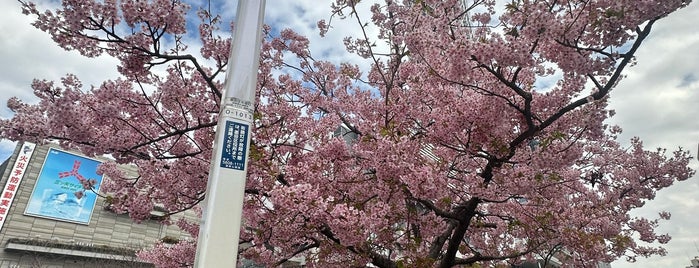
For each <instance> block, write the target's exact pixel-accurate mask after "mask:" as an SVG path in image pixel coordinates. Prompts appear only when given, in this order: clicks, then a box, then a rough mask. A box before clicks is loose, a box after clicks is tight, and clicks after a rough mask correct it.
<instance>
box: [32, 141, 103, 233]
mask: <svg viewBox="0 0 699 268" xmlns="http://www.w3.org/2000/svg"><path fill="white" fill-rule="evenodd" d="M99 164H101V162H100V161H97V160H94V159H91V158H87V157H83V156H79V155H75V154H72V153H68V152H64V151H61V150H58V149H55V148H51V149H49V151H48V154H47V155H46V160H44V165H43V166H42V168H41V173H40V174H39V177H38V178H37V179H36V184H35V185H34V190H33V191H32V195H31V197H30V198H29V203H28V204H27V209H26V210H25V211H24V214H25V215H29V216H35V217H42V218H49V219H54V220H60V221H68V222H74V223H80V224H89V223H90V217H91V216H92V211H93V209H94V207H95V203H96V202H97V194H96V193H94V192H92V191H90V190H85V188H84V187H85V186H89V185H92V187H93V189H94V191H95V192H97V191H99V187H100V185H101V184H102V176H101V175H97V166H98V165H99Z"/></svg>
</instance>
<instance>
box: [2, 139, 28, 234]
mask: <svg viewBox="0 0 699 268" xmlns="http://www.w3.org/2000/svg"><path fill="white" fill-rule="evenodd" d="M35 148H36V144H34V143H31V142H24V143H23V144H22V148H21V149H20V150H19V153H17V159H15V164H14V165H13V166H12V169H10V175H9V176H8V177H7V182H6V183H5V188H3V190H2V193H1V194H0V229H2V226H3V225H5V219H7V215H9V213H10V207H12V201H13V200H15V196H16V195H17V190H18V189H19V185H20V183H22V178H24V174H25V173H27V168H28V167H29V160H31V159H32V155H33V154H34V149H35ZM8 167H9V166H8ZM0 176H2V174H1V173H0ZM15 209H16V208H15Z"/></svg>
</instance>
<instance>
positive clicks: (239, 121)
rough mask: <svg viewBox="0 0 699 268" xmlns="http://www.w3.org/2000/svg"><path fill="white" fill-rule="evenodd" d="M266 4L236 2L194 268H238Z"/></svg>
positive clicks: (254, 0) (253, 0)
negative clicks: (226, 70)
mask: <svg viewBox="0 0 699 268" xmlns="http://www.w3.org/2000/svg"><path fill="white" fill-rule="evenodd" d="M264 10H265V1H264V0H241V1H238V11H237V13H236V24H235V33H234V35H233V44H232V45H231V54H230V57H229V59H228V72H227V73H226V81H225V88H224V90H225V93H224V96H223V98H222V99H221V110H220V114H219V119H218V125H217V126H216V138H215V141H214V153H213V157H212V159H211V169H210V171H209V181H208V184H207V191H206V199H205V201H204V203H205V206H204V211H203V213H202V219H201V225H200V229H199V239H198V241H197V253H196V257H195V258H194V267H197V268H210V267H216V268H218V267H223V268H225V267H235V266H236V263H237V259H238V240H239V238H240V227H241V220H242V214H243V195H244V193H245V180H246V177H247V176H246V175H247V158H248V152H249V150H250V149H249V147H250V138H251V131H252V124H253V113H254V107H255V106H254V103H255V89H256V87H257V72H258V69H259V58H260V44H261V39H262V22H263V18H264V13H265V11H264Z"/></svg>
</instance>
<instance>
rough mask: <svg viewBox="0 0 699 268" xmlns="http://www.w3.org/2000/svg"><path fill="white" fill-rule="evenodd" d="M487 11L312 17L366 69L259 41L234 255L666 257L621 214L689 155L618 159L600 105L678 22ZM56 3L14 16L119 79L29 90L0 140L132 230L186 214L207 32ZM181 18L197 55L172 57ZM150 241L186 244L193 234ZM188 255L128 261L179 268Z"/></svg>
mask: <svg viewBox="0 0 699 268" xmlns="http://www.w3.org/2000/svg"><path fill="white" fill-rule="evenodd" d="M464 2H465V3H466V4H465V6H464V5H462V3H464ZM495 2H496V1H491V0H486V1H472V2H469V1H456V0H449V1H435V0H423V1H405V2H400V1H391V0H387V1H385V2H384V3H381V4H376V5H372V6H371V7H370V13H369V14H364V13H362V12H358V11H357V10H358V9H357V5H365V3H363V2H361V3H360V2H359V1H346V0H336V1H333V3H332V4H331V5H332V9H333V13H332V14H328V15H329V17H330V19H328V20H321V21H319V22H318V24H317V25H318V29H319V32H320V34H321V35H325V34H326V33H327V32H328V31H333V30H334V29H333V28H332V26H331V23H332V19H336V20H337V19H345V20H350V21H354V22H356V23H357V25H356V27H359V28H360V30H362V31H360V32H362V33H364V34H361V35H359V36H348V37H347V38H345V39H344V41H343V43H344V45H345V47H346V48H347V50H348V52H349V53H355V54H357V55H358V56H360V57H361V58H363V59H365V60H366V61H367V63H368V64H367V65H370V66H371V67H370V68H368V69H361V68H360V67H358V66H366V65H362V64H358V63H357V62H353V63H336V62H331V61H325V60H322V59H321V58H318V57H315V56H313V54H312V53H313V51H311V50H310V49H309V39H308V38H306V37H304V36H302V35H299V34H298V33H296V32H294V31H293V29H281V30H279V31H272V30H271V29H272V28H271V27H270V26H266V27H265V28H264V29H262V31H263V33H264V34H265V40H264V42H263V44H262V51H261V64H260V70H259V72H258V87H257V98H258V101H257V102H256V106H255V115H254V118H255V123H254V131H253V132H252V135H253V142H252V145H251V146H250V147H251V148H250V157H249V170H248V179H247V182H246V189H245V191H246V196H245V202H244V215H243V216H244V219H243V222H244V228H243V229H241V230H240V231H241V243H245V244H246V247H241V252H239V253H240V254H241V255H242V256H243V257H245V258H247V259H251V260H254V261H255V262H257V263H259V264H261V265H265V266H275V265H279V264H281V263H283V262H284V261H286V260H289V259H290V258H292V257H304V258H305V260H306V263H307V266H308V267H358V266H366V265H367V264H369V263H370V264H372V265H373V266H375V267H454V266H468V265H471V264H480V265H481V266H488V267H490V266H497V265H504V264H506V263H516V262H520V261H523V260H532V259H534V258H537V257H538V256H552V255H560V254H562V252H567V254H564V255H565V256H566V257H565V258H563V257H561V258H559V259H560V260H561V261H563V262H565V265H567V266H568V267H573V266H575V267H578V266H581V267H582V266H585V265H590V264H594V263H597V262H598V261H606V262H611V261H613V260H615V259H619V258H624V257H626V258H629V259H635V258H637V257H648V256H652V255H663V254H665V253H666V252H665V250H664V249H663V248H662V247H658V246H654V244H652V243H655V242H658V243H660V244H664V243H667V242H668V241H669V239H670V237H669V236H668V235H666V234H659V233H657V231H656V227H657V226H658V224H659V223H660V222H661V220H668V219H669V218H670V215H669V213H667V212H659V213H660V214H659V215H658V218H657V219H656V218H632V217H631V216H630V214H629V211H631V210H632V209H635V208H639V207H642V206H643V205H644V204H645V202H646V201H648V200H652V199H653V198H655V195H656V193H657V192H658V191H659V190H662V189H664V188H666V187H669V186H670V185H672V184H673V183H675V182H678V181H682V180H686V179H688V178H689V177H691V176H692V175H693V174H694V171H693V170H691V169H689V168H688V166H687V165H688V161H689V160H690V156H689V154H688V152H687V151H685V150H682V149H678V150H677V151H674V152H670V151H666V150H664V149H658V150H646V149H644V147H643V142H642V141H641V140H640V139H638V138H634V139H632V140H631V146H630V147H628V148H625V147H623V146H622V145H621V143H620V141H618V140H617V136H618V135H619V133H621V128H620V127H619V126H610V125H608V124H607V123H606V120H607V119H608V118H610V117H611V116H613V115H614V111H612V110H610V109H609V108H608V107H607V103H608V101H609V98H610V95H609V93H610V92H611V91H612V90H613V89H614V87H615V86H616V85H617V84H618V83H619V82H620V81H622V79H623V71H624V70H625V68H626V67H628V66H629V65H630V64H633V62H634V53H635V52H636V50H637V49H638V48H639V47H640V46H641V45H642V44H643V41H644V39H645V38H647V37H648V36H649V34H650V32H651V29H652V27H653V25H654V23H655V22H657V21H659V20H662V18H664V17H666V16H668V15H670V14H671V13H672V12H674V11H676V10H678V9H680V8H682V7H685V6H686V5H687V4H689V2H690V1H686V0H663V1H659V0H652V1H630V0H624V1H620V0H613V1H612V0H594V1H570V0H561V1H509V2H510V3H508V4H506V5H505V7H504V8H500V7H499V6H498V5H496V3H495ZM62 3H63V5H62V7H60V8H58V9H56V10H49V11H40V10H39V8H38V7H37V6H36V5H35V4H33V3H30V2H27V3H24V2H23V12H24V13H25V14H27V15H31V16H33V17H36V21H35V22H34V26H36V27H37V28H39V29H41V30H43V31H45V32H47V33H49V34H50V35H51V36H52V38H53V40H54V41H55V42H56V44H57V45H59V46H60V47H62V48H64V49H67V50H77V51H78V52H80V53H81V54H82V55H84V56H87V57H94V56H98V55H102V54H107V55H110V56H112V57H115V58H116V59H118V60H119V61H120V64H119V66H117V68H118V70H119V71H120V72H121V74H122V75H123V77H120V78H116V79H112V80H106V81H104V82H103V83H102V84H100V85H94V86H92V87H86V86H84V85H82V83H81V82H80V80H79V78H78V77H76V76H74V75H67V76H66V77H65V78H64V79H62V80H61V81H44V80H35V81H34V83H32V85H31V87H32V89H33V90H34V93H35V95H36V96H37V97H38V98H39V99H40V101H39V103H36V104H27V103H24V102H22V101H21V100H19V99H17V98H12V99H10V101H9V102H8V107H9V108H10V109H11V110H12V111H14V112H15V115H14V117H13V118H11V119H8V120H2V121H0V135H2V136H3V137H8V138H10V139H13V140H28V141H35V142H49V141H53V142H58V143H60V145H61V146H64V147H66V148H68V149H76V150H80V151H81V152H83V153H84V154H86V155H88V156H98V155H108V156H110V157H112V158H113V159H114V161H112V162H107V163H105V164H102V165H101V166H100V167H99V172H100V173H101V174H104V175H105V177H106V178H107V179H106V180H105V182H104V185H103V187H102V189H101V190H103V191H105V192H106V193H108V195H109V196H110V198H111V199H110V200H112V201H111V202H112V203H111V208H112V209H113V210H114V211H115V212H117V213H124V212H128V213H129V215H130V216H131V217H132V218H134V220H136V221H141V220H144V219H147V218H148V217H150V211H151V210H152V209H153V208H154V207H155V206H156V205H157V206H159V207H163V208H164V209H165V210H166V212H167V215H174V214H177V213H181V212H184V211H188V210H195V211H199V210H200V207H199V203H200V202H201V201H202V200H203V198H204V193H205V188H206V181H207V178H208V171H209V166H210V160H209V159H210V157H211V155H212V145H213V138H214V134H215V129H214V127H215V125H216V122H217V117H218V115H217V113H218V111H219V101H220V98H221V92H222V87H223V81H222V79H223V76H224V75H221V74H222V73H225V71H226V67H227V66H226V63H227V62H228V57H229V55H228V53H229V46H230V44H231V40H230V38H228V37H226V36H221V35H220V33H221V32H222V30H229V29H224V27H228V25H223V22H222V20H221V17H219V16H218V15H216V14H212V13H211V12H210V11H204V10H198V11H191V10H190V9H189V7H188V6H187V5H186V4H185V3H184V2H183V1H159V0H158V1H127V0H122V1H67V0H66V1H63V2H62ZM192 12H195V13H196V15H198V17H199V19H200V21H199V22H198V26H197V27H195V28H196V30H197V31H198V35H199V40H198V41H199V42H200V43H198V44H193V46H197V45H200V46H201V49H200V50H199V54H196V55H194V54H192V55H190V54H185V53H186V52H185V51H189V50H185V49H186V48H187V47H188V44H185V43H184V40H186V39H183V38H181V37H182V36H183V35H185V34H186V31H187V30H191V29H193V28H185V25H186V23H192V22H186V18H192V17H196V16H187V15H192V14H190V13H192ZM222 25H223V26H224V27H222ZM273 33H278V34H276V35H275V34H273ZM371 33H375V36H374V35H371ZM195 34H196V33H195ZM554 75H560V78H559V79H557V81H556V82H555V83H554V84H553V85H552V86H550V87H548V88H537V85H538V84H537V81H540V79H543V78H549V77H558V76H554ZM639 90H643V89H639ZM338 127H342V129H340V130H338ZM335 130H338V131H337V133H339V135H331V133H333V132H334V131H335ZM121 165H128V166H130V167H131V168H132V169H133V171H132V172H126V171H124V169H122V168H121V167H120V166H121ZM92 184H93V182H92V181H90V180H87V181H85V182H83V185H84V187H85V188H86V189H88V188H89V187H91V186H92ZM76 194H77V193H76ZM163 224H175V225H177V226H179V227H180V228H181V229H183V230H185V231H186V232H188V233H189V234H191V235H192V237H193V238H194V239H196V235H197V232H198V223H197V222H193V221H189V220H185V219H182V220H177V221H174V220H171V219H164V220H163ZM194 239H191V240H189V239H182V240H180V241H179V243H177V244H174V245H166V244H162V243H161V244H157V245H155V246H154V247H153V248H151V249H147V250H144V251H142V252H140V254H139V256H140V257H141V258H143V259H146V260H148V261H151V262H153V263H155V264H156V265H158V266H160V267H175V266H177V267H179V266H191V265H192V262H193V258H194V252H195V246H196V245H195V243H194V242H193V241H195V240H194ZM231 254H235V253H231Z"/></svg>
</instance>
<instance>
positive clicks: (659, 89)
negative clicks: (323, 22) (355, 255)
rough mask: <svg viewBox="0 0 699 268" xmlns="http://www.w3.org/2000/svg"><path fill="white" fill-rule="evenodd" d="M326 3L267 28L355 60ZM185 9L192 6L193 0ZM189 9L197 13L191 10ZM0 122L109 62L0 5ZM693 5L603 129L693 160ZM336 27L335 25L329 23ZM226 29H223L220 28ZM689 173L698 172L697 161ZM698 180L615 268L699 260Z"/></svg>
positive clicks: (617, 100) (280, 7)
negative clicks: (322, 30) (40, 94)
mask: <svg viewBox="0 0 699 268" xmlns="http://www.w3.org/2000/svg"><path fill="white" fill-rule="evenodd" d="M329 2H330V1H314V0H297V1H284V0H269V1H267V9H266V14H265V20H266V22H267V23H268V24H272V25H274V26H279V27H289V28H293V29H294V30H296V31H297V32H300V33H302V34H305V35H306V36H308V37H309V38H310V39H311V50H312V51H314V52H315V53H316V54H317V55H323V57H324V58H326V59H330V60H332V61H335V62H339V61H351V60H353V59H356V58H354V57H352V56H348V55H347V54H346V53H344V52H343V51H342V48H343V45H342V37H344V35H347V34H350V33H351V30H350V28H347V27H345V26H344V25H342V24H335V25H334V29H333V30H331V31H330V32H329V33H328V35H327V36H326V37H325V38H323V39H321V38H320V37H318V33H317V30H316V29H315V28H314V27H315V24H316V22H317V21H318V20H319V19H328V18H329V14H330V13H329V5H330V3H329ZM192 3H196V2H195V1H192ZM222 3H223V4H221V5H220V9H221V10H222V11H223V12H221V14H222V16H224V17H227V18H232V17H233V15H234V14H235V9H234V8H235V3H236V1H224V2H222ZM195 7H196V6H195ZM0 17H2V18H3V20H2V21H0V61H1V62H3V63H4V64H2V65H0V77H1V79H0V117H2V118H8V117H10V116H12V114H11V113H10V111H9V110H8V109H7V108H6V107H5V103H6V102H7V99H8V98H9V97H11V96H17V97H19V98H20V99H22V100H25V101H27V102H32V101H34V100H35V98H34V97H33V95H32V91H31V88H30V87H29V85H30V84H31V82H32V79H34V78H40V79H49V80H57V79H58V78H60V77H62V76H64V75H65V74H67V73H75V74H77V75H78V76H79V77H80V78H81V79H82V81H83V83H84V84H85V85H98V84H99V83H101V82H102V81H104V80H105V79H108V78H115V77H117V73H116V68H115V66H116V61H115V60H113V59H110V58H105V57H103V58H96V59H86V58H82V57H80V56H78V55H77V53H75V52H66V51H63V50H61V49H59V48H58V47H56V46H55V45H54V44H53V42H52V41H51V40H50V38H49V36H48V35H47V34H45V33H43V32H40V31H39V30H37V29H35V28H33V27H32V26H30V23H31V20H30V18H28V17H26V16H24V15H22V14H21V12H20V8H19V3H18V2H16V1H2V2H0ZM698 17H699V4H696V3H694V4H692V5H690V7H688V8H686V9H684V10H681V11H679V12H677V13H675V14H672V15H671V16H670V17H668V18H666V19H664V20H662V21H661V22H659V23H657V24H656V25H655V29H654V32H653V34H652V35H651V36H650V37H649V39H648V40H647V42H646V44H645V45H644V46H643V47H642V48H641V49H640V50H639V51H638V54H637V59H638V64H637V65H635V66H633V67H632V68H630V69H628V70H627V72H626V74H627V78H626V79H625V80H624V81H622V83H621V84H619V86H618V88H617V89H615V90H614V91H613V92H612V100H611V102H610V105H611V106H612V108H614V109H616V112H617V115H616V116H615V117H614V118H613V119H612V120H611V121H610V123H614V124H618V125H620V126H621V127H622V128H623V129H624V133H623V134H622V135H621V136H620V138H621V139H622V141H628V139H629V138H631V137H633V136H639V137H640V138H641V139H642V140H644V142H645V145H646V146H647V147H648V148H655V147H665V148H668V149H670V150H672V149H674V148H677V147H678V146H681V147H683V148H687V149H689V150H691V151H692V152H693V153H694V155H696V153H697V142H699V120H697V118H696V115H697V114H699V29H697V28H696V26H695V25H696V22H697V20H696V18H698ZM335 22H339V21H337V20H335ZM223 30H227V29H223ZM13 149H14V144H13V143H12V142H9V141H6V140H2V141H0V160H4V159H5V158H6V157H7V156H8V155H9V154H10V153H11V152H12V150H13ZM692 167H693V168H695V169H696V168H697V167H699V162H698V161H693V162H692ZM698 196H699V179H698V178H697V176H695V177H694V178H692V179H690V180H689V181H685V182H682V183H678V184H676V185H674V186H672V187H671V188H669V189H666V190H665V191H662V192H660V193H659V194H658V197H657V198H656V199H655V200H653V201H650V202H648V203H647V206H646V207H644V208H642V209H639V210H637V211H635V212H634V213H635V214H636V215H643V216H650V217H654V216H655V215H657V214H656V212H657V211H660V210H667V211H670V212H671V213H672V214H673V217H672V219H671V220H670V221H669V222H664V223H663V224H662V225H661V228H660V231H661V232H667V233H669V234H670V235H671V236H673V240H672V241H671V242H670V243H669V244H668V245H667V248H668V251H669V253H668V256H666V257H654V258H651V259H640V260H639V261H638V262H637V263H635V264H629V263H626V262H624V261H617V262H615V263H613V264H612V267H614V268H624V267H639V266H640V267H685V266H687V265H689V260H690V259H691V258H692V257H693V256H697V255H699V249H697V247H696V246H695V245H696V244H697V243H699V224H696V218H697V217H696V215H697V212H699V197H698Z"/></svg>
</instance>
